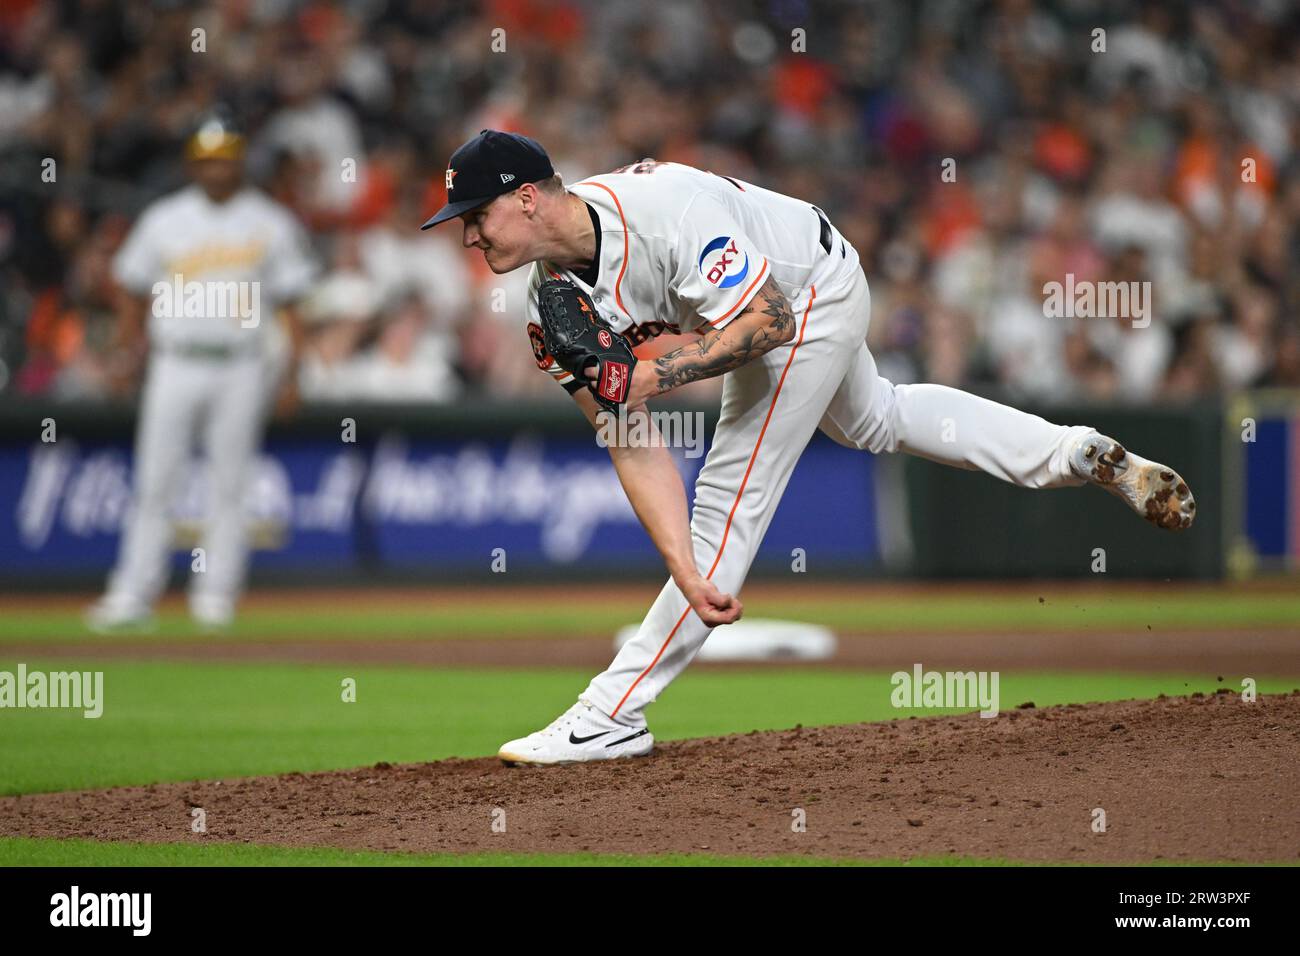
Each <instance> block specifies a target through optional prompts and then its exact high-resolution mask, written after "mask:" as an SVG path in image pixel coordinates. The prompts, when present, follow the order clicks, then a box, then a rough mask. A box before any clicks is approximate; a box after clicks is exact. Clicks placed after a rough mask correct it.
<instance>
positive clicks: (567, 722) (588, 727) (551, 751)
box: [497, 700, 655, 765]
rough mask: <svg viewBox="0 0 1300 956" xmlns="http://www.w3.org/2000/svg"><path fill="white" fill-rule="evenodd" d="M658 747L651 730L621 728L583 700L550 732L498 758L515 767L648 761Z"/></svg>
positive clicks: (504, 749) (506, 748)
mask: <svg viewBox="0 0 1300 956" xmlns="http://www.w3.org/2000/svg"><path fill="white" fill-rule="evenodd" d="M654 745H655V739H654V737H653V736H652V735H651V734H650V729H649V728H648V727H640V728H637V727H629V726H628V725H627V724H620V723H619V722H618V721H616V720H613V719H611V718H609V717H606V716H605V714H604V713H602V712H601V711H600V710H598V709H597V708H595V707H593V706H591V704H589V703H587V702H586V701H585V700H579V701H578V702H577V703H576V704H574V705H573V706H572V707H570V708H569V709H568V710H566V711H565V712H564V713H562V714H561V715H560V716H559V717H557V718H556V719H555V720H554V721H552V722H551V723H550V725H549V726H547V727H546V729H544V730H539V731H537V732H536V733H533V734H529V735H528V736H527V737H521V738H520V739H519V740H512V741H510V742H509V743H506V744H502V745H501V750H500V751H498V752H497V756H498V757H500V758H501V759H502V760H504V761H505V762H506V763H507V764H511V765H513V764H556V763H584V762H586V761H588V760H614V759H616V758H618V757H644V756H645V755H646V754H648V753H649V752H650V751H651V750H652V749H654Z"/></svg>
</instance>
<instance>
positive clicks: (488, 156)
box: [420, 129, 555, 229]
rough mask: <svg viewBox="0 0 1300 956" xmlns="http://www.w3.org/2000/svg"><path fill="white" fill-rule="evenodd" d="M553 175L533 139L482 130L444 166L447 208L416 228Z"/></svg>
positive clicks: (436, 222)
mask: <svg viewBox="0 0 1300 956" xmlns="http://www.w3.org/2000/svg"><path fill="white" fill-rule="evenodd" d="M554 175H555V170H554V169H553V168H552V167H551V158H550V157H549V156H547V155H546V150H544V149H542V146H541V144H540V143H538V142H537V140H535V139H529V138H528V137H527V136H520V135H519V134H518V133H503V132H501V131H500V130H496V129H485V130H483V131H482V132H481V133H479V134H478V135H477V136H475V137H474V138H473V139H471V140H470V141H469V142H467V143H464V144H462V145H461V147H460V148H459V149H457V150H456V152H454V153H452V154H451V162H449V163H448V164H447V205H445V206H443V207H442V208H441V209H439V210H438V211H437V212H436V213H434V214H433V216H432V217H431V218H430V219H429V221H428V222H426V223H425V224H424V225H423V226H421V227H420V228H421V229H428V228H429V227H430V226H436V225H437V224H438V223H440V222H446V221H447V220H448V219H454V218H455V217H456V216H459V215H460V214H461V213H463V212H469V211H470V210H471V209H476V208H478V207H479V206H481V205H483V204H484V203H488V202H491V201H492V200H493V199H496V198H497V196H500V195H503V194H504V193H508V192H513V191H514V190H516V189H518V188H519V187H520V186H522V185H523V184H524V183H535V182H537V181H539V180H542V179H550V178H551V177H552V176H554Z"/></svg>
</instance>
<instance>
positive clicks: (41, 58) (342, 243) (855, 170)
mask: <svg viewBox="0 0 1300 956" xmlns="http://www.w3.org/2000/svg"><path fill="white" fill-rule="evenodd" d="M1097 28H1102V29H1104V31H1105V34H1104V42H1105V52H1096V51H1095V50H1094V48H1095V46H1096V44H1097V35H1096V34H1094V32H1093V31H1094V30H1096V29H1097ZM196 29H201V30H202V31H203V40H204V46H205V50H204V51H203V52H196V51H195V50H194V49H193V47H194V43H195V39H194V38H195V33H194V31H195V30H196ZM0 31H2V32H0V361H2V363H3V365H2V367H0V378H2V379H3V389H4V390H5V391H7V392H8V393H10V394H22V395H46V396H54V397H67V398H88V399H99V398H104V397H114V394H115V392H117V391H118V390H119V389H118V386H115V384H114V382H113V377H112V376H111V375H110V374H108V372H107V370H106V368H107V364H108V359H107V352H108V348H109V343H110V342H111V341H112V334H111V328H110V326H111V322H112V311H111V308H110V305H109V303H110V295H109V282H110V279H109V263H110V260H111V256H112V254H113V252H114V250H115V249H116V247H117V246H118V245H119V243H120V242H121V240H122V238H123V236H124V234H125V231H126V230H127V228H128V227H129V225H130V222H131V219H132V217H133V216H134V215H135V214H136V213H137V212H138V210H139V209H140V208H141V207H142V206H143V205H144V204H145V203H146V202H148V201H149V200H151V199H153V198H154V197H156V196H158V195H160V194H161V193H163V192H165V191H168V190H171V189H174V188H177V187H178V186H180V185H181V184H182V183H183V182H184V169H183V165H182V160H181V143H182V141H183V139H184V137H185V135H186V134H187V133H188V132H190V129H191V124H192V123H193V121H194V118H195V117H196V116H198V115H199V114H200V113H201V112H202V110H203V109H204V108H205V107H207V106H209V105H210V104H211V103H213V102H216V101H224V102H226V103H229V104H231V106H232V107H233V108H234V110H235V111H236V113H237V114H238V115H239V116H240V117H241V119H242V121H243V122H244V124H245V125H246V127H247V128H248V131H249V133H250V136H251V148H250V155H249V167H250V174H251V176H252V177H253V178H254V180H255V181H256V182H258V183H259V184H260V185H261V186H262V187H263V188H265V189H266V190H267V191H268V192H269V193H271V194H272V195H273V196H274V197H275V198H277V199H278V200H279V201H281V202H283V203H285V204H287V205H288V206H290V207H291V208H292V209H293V210H294V211H295V212H296V213H297V214H298V215H299V216H300V217H301V218H302V220H303V221H304V222H305V223H306V224H307V226H308V227H309V229H310V231H311V235H312V237H313V240H314V244H315V248H316V252H317V254H318V255H319V257H320V259H321V261H322V262H323V263H324V264H325V265H326V267H327V272H326V274H325V278H324V279H323V281H322V282H321V283H320V285H319V287H318V289H317V290H316V292H315V293H314V294H313V295H312V296H311V298H310V299H309V300H308V301H307V302H306V303H305V304H304V314H305V316H306V318H307V319H308V320H309V338H308V345H307V350H306V353H305V357H304V359H303V364H302V366H301V368H300V369H299V377H300V382H301V388H302V392H303V396H304V398H307V399H309V400H310V399H313V398H315V399H343V398H347V399H375V400H417V401H454V400H456V399H458V398H462V397H468V396H471V395H476V394H482V395H488V396H491V397H498V398H499V397H508V396H520V395H524V394H527V395H530V396H531V395H542V396H549V397H550V398H552V399H554V400H557V401H559V400H562V399H563V397H564V393H563V392H562V391H561V390H560V389H556V388H555V387H554V386H553V385H551V383H550V382H549V380H548V378H547V376H545V375H541V374H539V373H538V372H537V370H536V368H535V366H534V364H533V360H532V355H531V351H530V349H529V346H528V342H527V339H526V337H525V335H524V332H523V328H522V326H523V323H522V321H521V319H520V310H521V308H522V304H523V293H522V288H523V284H524V280H525V276H524V271H525V270H521V271H520V272H518V273H515V274H513V275H511V276H508V277H495V276H493V275H492V274H491V273H490V272H488V271H487V269H486V267H485V266H484V264H483V262H482V257H481V256H480V255H479V254H478V253H477V252H472V253H469V252H464V251H462V250H461V249H460V247H459V239H460V229H459V225H458V224H452V225H450V226H447V227H443V228H441V229H438V230H431V231H430V232H427V233H422V232H420V231H419V230H418V226H419V224H420V222H421V221H422V220H423V219H424V218H425V216H426V215H427V214H428V213H429V212H430V211H431V210H433V209H435V208H436V207H437V206H439V205H440V204H441V203H442V202H443V166H444V164H445V162H446V157H447V156H448V155H449V154H450V153H451V151H452V150H453V149H454V148H455V147H456V146H457V145H459V144H460V143H461V142H462V141H463V140H464V139H465V138H467V137H468V136H469V135H472V134H473V133H475V132H477V131H478V130H479V129H481V128H484V127H488V126H493V127H499V128H507V129H515V130H520V131H522V132H526V133H528V134H529V135H532V136H535V137H536V138H538V139H539V140H540V141H541V142H542V143H543V144H545V145H546V146H547V148H548V149H549V151H550V152H551V155H552V158H553V159H554V161H555V165H556V168H557V169H558V170H559V171H560V172H561V173H562V174H563V175H564V178H565V179H566V180H567V181H569V182H573V181H576V180H577V179H580V178H582V177H583V176H585V175H589V174H592V173H597V172H605V171H608V170H610V169H613V168H615V167H617V166H620V165H622V164H625V163H627V162H630V161H633V160H637V159H640V158H642V157H645V156H653V157H655V158H657V159H660V160H675V161H680V162H685V163H690V164H692V165H696V166H700V167H702V168H706V169H712V170H714V171H717V172H725V173H727V174H730V175H733V176H736V177H739V178H741V179H746V180H750V181H753V182H757V183H759V184H762V185H766V186H769V187H771V188H774V189H777V190H779V191H782V192H785V193H789V194H791V195H795V196H798V197H801V198H803V199H806V200H807V201H809V202H812V203H815V204H817V205H819V206H821V207H822V208H823V209H824V210H826V212H827V213H828V214H829V215H830V217H831V218H832V220H833V221H835V223H836V225H837V226H838V227H839V229H840V230H841V231H842V232H843V233H844V235H845V236H846V237H847V238H849V240H850V241H851V242H853V243H854V245H855V246H856V247H857V248H858V250H859V252H860V253H861V255H862V261H863V266H864V268H865V270H866V273H867V277H868V279H869V281H870V283H871V289H872V297H873V315H874V318H873V322H872V330H871V342H872V346H873V350H874V351H875V353H876V356H877V359H878V361H879V363H880V366H881V371H882V374H885V375H887V376H888V377H891V378H893V379H894V380H895V381H899V382H906V381H915V380H926V381H934V382H940V383H947V384H953V385H962V386H965V387H967V388H973V389H975V390H998V391H1001V392H1002V393H1003V394H1007V395H1011V396H1016V397H1021V398H1029V399H1038V400H1044V401H1050V400H1053V399H1062V400H1068V399H1079V398H1097V399H1108V398H1115V399H1119V400H1140V399H1142V398H1144V397H1148V396H1151V395H1162V396H1169V397H1194V396H1197V395H1203V394H1207V393H1213V392H1215V391H1218V390H1223V389H1231V388H1237V387H1242V386H1250V385H1261V384H1278V385H1291V386H1300V323H1298V316H1300V268H1298V267H1300V165H1298V163H1297V156H1298V155H1300V150H1297V145H1298V144H1300V122H1298V121H1297V114H1298V112H1300V13H1298V12H1297V10H1296V8H1295V6H1294V5H1293V4H1292V3H1290V2H1287V0H1221V2H1186V3H1183V2H1176V3H1167V2H1163V0H1161V2H1147V3H1139V2H1124V3H1111V2H1102V0H1053V2H1038V3H1034V2H1030V0H996V2H994V0H989V2H975V0H915V2H910V0H906V2H904V0H900V2H829V0H767V2H761V0H760V2H752V3H750V2H739V0H712V2H709V3H704V2H701V0H655V2H653V3H645V2H621V0H610V2H603V0H561V2H557V3H545V2H542V0H488V2H484V3H481V4H474V3H467V2H460V0H454V2H452V0H446V2H444V0H352V2H337V3H321V2H313V0H209V2H205V3H190V2H185V0H152V2H124V0H65V2H38V0H6V2H5V4H4V7H3V12H0ZM494 31H504V32H496V33H494ZM795 31H803V32H802V34H800V33H799V32H795ZM801 41H802V42H803V43H806V52H795V51H793V50H792V44H794V45H796V46H797V45H798V44H799V43H800V42H801ZM502 47H504V49H502ZM46 157H51V158H54V159H55V160H56V162H57V181H56V182H53V183H50V182H45V181H43V180H42V178H41V175H40V174H41V169H42V165H41V164H42V160H43V159H44V158H46ZM946 159H952V160H955V164H948V165H947V167H946V168H949V169H950V170H952V171H954V172H955V181H945V177H943V176H942V175H941V173H942V171H943V169H944V168H945V164H944V161H945V160H946ZM348 160H354V161H355V164H356V170H357V175H356V181H355V182H349V181H347V177H345V176H343V175H341V173H340V170H341V169H342V168H344V166H345V164H346V161H348ZM1247 160H1248V161H1249V162H1247V163H1245V164H1243V161H1247ZM1247 168H1249V169H1250V171H1251V174H1250V175H1247V176H1246V177H1245V178H1246V179H1247V180H1250V179H1253V180H1254V181H1253V182H1252V181H1243V170H1245V169H1247ZM947 178H948V179H951V178H952V177H951V176H949V177H947ZM1067 273H1070V274H1073V275H1074V276H1075V278H1076V280H1080V281H1081V280H1085V279H1088V280H1100V281H1108V280H1109V281H1150V282H1151V283H1152V284H1153V289H1154V293H1153V316H1152V321H1151V324H1150V326H1149V327H1147V328H1140V329H1139V328H1133V327H1132V324H1131V323H1129V322H1127V321H1111V320H1102V319H1076V320H1068V319H1062V318H1049V317H1047V316H1046V315H1045V313H1044V296H1043V285H1044V283H1046V282H1051V281H1058V282H1060V281H1064V277H1065V275H1066V274H1067ZM701 386H702V387H703V388H709V387H716V383H701Z"/></svg>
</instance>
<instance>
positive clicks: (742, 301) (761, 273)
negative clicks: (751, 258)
mask: <svg viewBox="0 0 1300 956" xmlns="http://www.w3.org/2000/svg"><path fill="white" fill-rule="evenodd" d="M765 275H767V260H766V259H764V260H763V268H761V269H759V270H758V275H756V276H755V277H754V281H753V282H751V283H750V284H749V288H748V289H746V290H745V291H744V292H742V293H741V294H740V300H739V301H738V302H737V303H736V304H735V305H733V306H732V307H731V308H730V309H728V310H727V311H726V312H724V313H723V314H722V315H720V316H718V317H717V318H716V319H713V320H712V321H710V320H709V319H705V320H704V321H705V322H708V323H709V326H710V327H711V328H715V329H716V328H717V327H718V323H719V322H725V321H726V320H727V319H728V318H730V317H731V313H733V312H735V311H736V310H737V309H739V308H740V307H741V306H742V305H745V304H746V303H748V302H749V300H750V298H751V296H750V293H751V292H753V291H754V286H756V285H758V284H759V283H760V282H762V281H763V276H765Z"/></svg>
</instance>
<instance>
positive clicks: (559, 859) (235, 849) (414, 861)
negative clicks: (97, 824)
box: [0, 837, 1026, 866]
mask: <svg viewBox="0 0 1300 956" xmlns="http://www.w3.org/2000/svg"><path fill="white" fill-rule="evenodd" d="M900 865H901V866H1025V865H1026V864H1024V863H1021V862H1018V861H1010V860H981V859H976V858H974V857H957V856H952V857H917V858H915V859H911V860H887V859H880V860H839V859H829V858H826V857H812V856H774V857H764V858H762V859H758V858H755V857H744V856H709V855H708V854H702V853H700V854H697V853H668V854H663V855H659V856H652V855H646V856H634V855H630V854H615V853H463V854H461V853H373V852H367V851H355V850H336V849H332V848H320V849H299V848H290V847H278V846H255V845H248V844H243V843H216V842H213V843H211V844H208V845H205V846H194V845H191V844H184V843H102V842H97V841H94V840H44V839H40V840H38V839H29V838H26V837H0V866H900Z"/></svg>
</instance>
